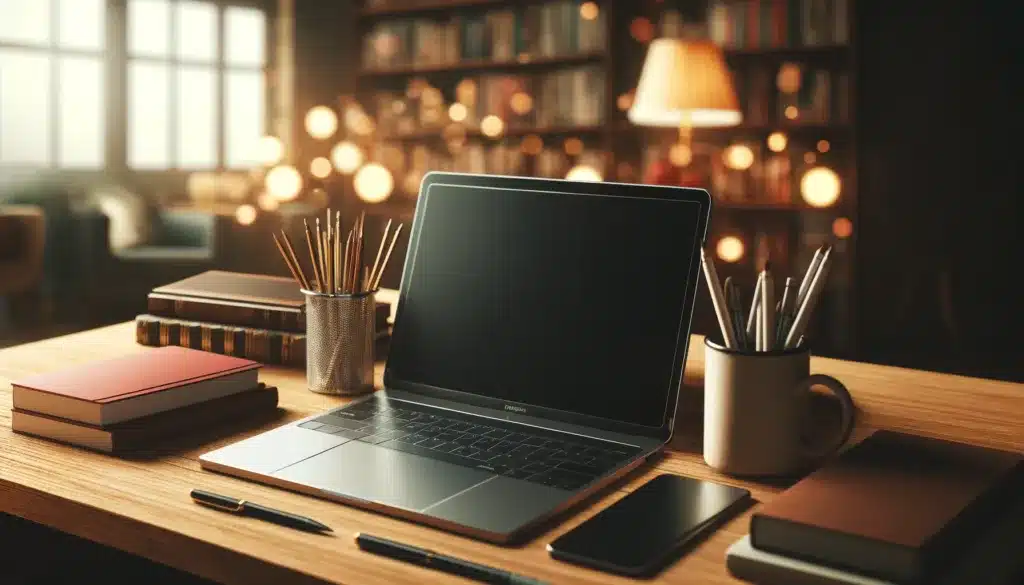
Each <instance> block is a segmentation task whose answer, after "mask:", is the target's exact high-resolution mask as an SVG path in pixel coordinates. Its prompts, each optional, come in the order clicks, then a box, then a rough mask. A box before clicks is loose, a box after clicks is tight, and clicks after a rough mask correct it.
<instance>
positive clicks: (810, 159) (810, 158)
mask: <svg viewBox="0 0 1024 585" xmlns="http://www.w3.org/2000/svg"><path fill="white" fill-rule="evenodd" d="M816 160H818V157H817V155H815V154H814V153H813V152H805V153H804V162H805V163H807V164H809V165H813V164H814V161H816Z"/></svg>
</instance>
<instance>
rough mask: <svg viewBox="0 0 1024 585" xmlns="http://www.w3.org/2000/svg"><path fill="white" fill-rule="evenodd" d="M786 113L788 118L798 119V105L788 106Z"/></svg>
mask: <svg viewBox="0 0 1024 585" xmlns="http://www.w3.org/2000/svg"><path fill="white" fill-rule="evenodd" d="M785 114H786V118H788V119H790V120H796V117H797V116H798V115H800V112H799V110H797V109H796V106H786V111H785Z"/></svg>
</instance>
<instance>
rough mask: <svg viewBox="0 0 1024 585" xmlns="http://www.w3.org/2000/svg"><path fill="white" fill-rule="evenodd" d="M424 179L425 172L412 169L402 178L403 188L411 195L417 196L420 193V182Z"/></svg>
mask: <svg viewBox="0 0 1024 585" xmlns="http://www.w3.org/2000/svg"><path fill="white" fill-rule="evenodd" d="M422 181H423V173H421V172H419V171H417V170H412V171H409V173H408V174H406V175H405V178H404V179H402V189H403V190H404V191H405V194H406V195H408V196H410V197H416V196H417V195H419V193H420V183H421V182H422Z"/></svg>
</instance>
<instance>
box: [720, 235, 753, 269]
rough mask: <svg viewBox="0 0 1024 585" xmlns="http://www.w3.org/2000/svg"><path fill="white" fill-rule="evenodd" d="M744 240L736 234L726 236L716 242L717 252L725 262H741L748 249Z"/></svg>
mask: <svg viewBox="0 0 1024 585" xmlns="http://www.w3.org/2000/svg"><path fill="white" fill-rule="evenodd" d="M744 248H745V246H744V245H743V240H741V239H739V238H737V237H736V236H725V237H723V238H721V239H720V240H718V243H717V244H715V253H716V254H717V255H718V257H719V258H721V259H722V261H723V262H730V263H732V262H739V261H740V260H741V259H743V254H744V252H745V251H746V250H745V249H744Z"/></svg>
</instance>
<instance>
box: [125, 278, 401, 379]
mask: <svg viewBox="0 0 1024 585" xmlns="http://www.w3.org/2000/svg"><path fill="white" fill-rule="evenodd" d="M147 310H148V313H147V314H145V315H139V316H138V317H136V318H135V338H136V341H137V342H138V343H140V344H142V345H149V346H157V347H160V346H168V345H177V346H180V347H189V348H192V349H200V350H203V351H208V352H212V353H218V354H223V355H229V356H236V357H241V358H247V359H251V360H255V361H258V362H261V363H264V364H268V365H283V366H293V367H304V366H305V364H306V314H305V298H304V297H303V295H302V292H301V291H300V290H299V285H298V284H296V283H295V280H294V279H291V278H282V277H278V276H266V275H261V274H244V273H238V272H223V271H219V270H210V271H207V272H203V273H202V274H198V275H196V276H192V277H189V278H186V279H184V280H180V281H178V282H174V283H171V284H168V285H166V286H161V287H157V288H155V289H153V292H151V293H150V294H149V297H148V299H147ZM390 314H391V307H390V305H388V304H387V303H384V302H378V303H377V309H376V318H375V323H374V325H375V331H376V338H377V340H378V346H379V345H380V344H381V343H386V341H387V339H388V338H389V336H390V329H389V325H388V319H389V318H390Z"/></svg>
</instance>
